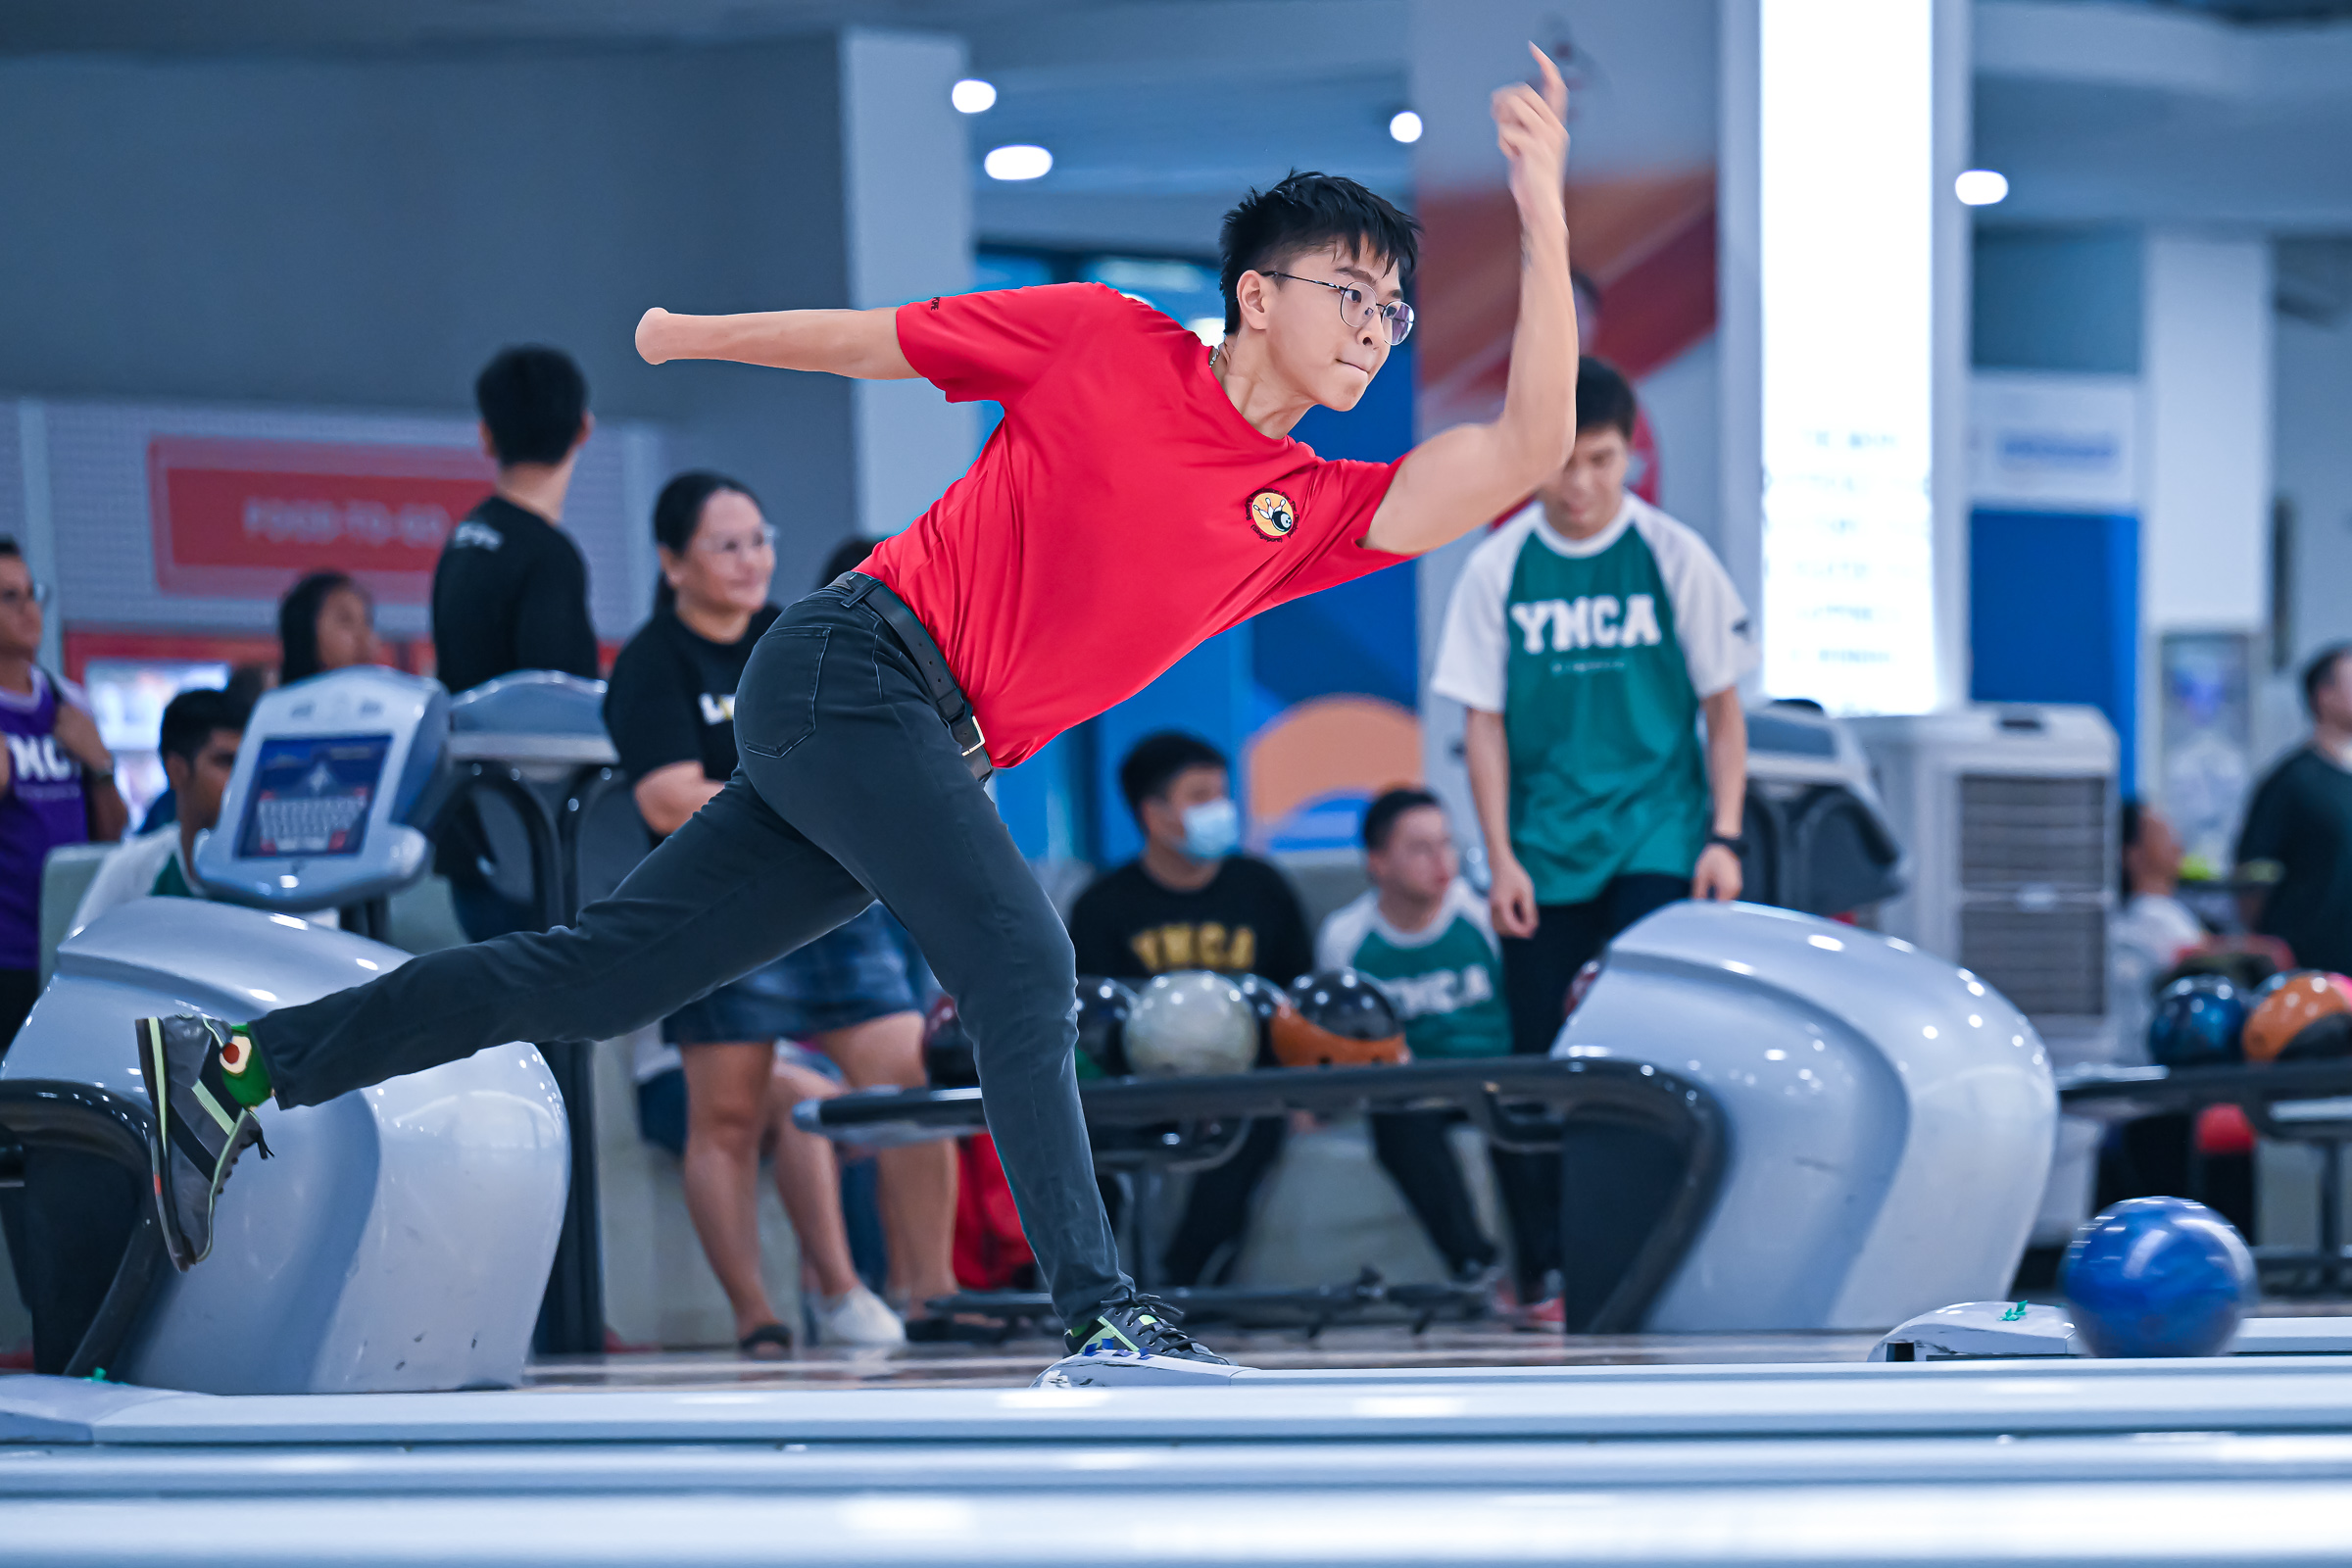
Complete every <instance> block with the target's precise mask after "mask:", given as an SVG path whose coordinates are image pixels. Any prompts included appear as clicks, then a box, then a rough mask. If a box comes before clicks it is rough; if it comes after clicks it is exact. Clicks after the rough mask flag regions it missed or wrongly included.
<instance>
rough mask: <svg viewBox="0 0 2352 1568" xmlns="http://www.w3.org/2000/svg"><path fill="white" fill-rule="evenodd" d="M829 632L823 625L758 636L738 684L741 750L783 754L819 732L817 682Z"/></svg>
mask: <svg viewBox="0 0 2352 1568" xmlns="http://www.w3.org/2000/svg"><path fill="white" fill-rule="evenodd" d="M828 635H830V628H828V627H824V626H778V627H776V628H774V629H773V630H771V631H769V632H768V633H767V634H766V635H765V636H763V637H761V638H760V643H759V646H757V647H756V648H754V649H753V650H752V657H751V661H750V662H748V663H746V664H745V665H744V666H743V680H742V681H741V682H740V683H739V684H738V685H737V686H736V688H735V745H736V747H737V749H738V750H741V751H744V752H749V753H752V754H754V755H755V756H759V757H782V756H783V755H784V754H785V753H786V752H789V751H791V750H792V749H793V748H794V747H796V746H798V745H800V744H801V742H803V741H805V740H807V739H808V738H809V736H811V735H813V734H815V733H816V685H817V677H818V676H819V675H820V674H821V673H822V671H823V669H824V664H825V639H826V637H827V636H828Z"/></svg>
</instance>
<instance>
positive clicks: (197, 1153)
mask: <svg viewBox="0 0 2352 1568" xmlns="http://www.w3.org/2000/svg"><path fill="white" fill-rule="evenodd" d="M135 1027H136V1029H137V1031H138V1037H139V1070H140V1073H141V1075H142V1076H143V1077H145V1079H146V1081H147V1098H148V1100H149V1101H150V1102H151V1103H153V1104H154V1106H155V1119H154V1121H153V1122H152V1123H150V1124H149V1126H148V1129H147V1160H148V1165H149V1167H150V1169H151V1170H152V1172H153V1174H154V1177H155V1208H156V1217H157V1218H158V1219H159V1220H160V1221H162V1224H163V1231H164V1247H165V1250H167V1251H169V1252H170V1253H171V1254H172V1266H173V1267H175V1268H177V1269H179V1270H180V1271H181V1272H182V1273H185V1272H186V1271H187V1270H189V1269H190V1268H193V1267H194V1266H195V1265H197V1264H198V1263H201V1262H203V1261H204V1259H205V1255H206V1254H207V1253H209V1252H210V1251H212V1250H213V1205H214V1203H215V1202H217V1201H219V1200H220V1197H221V1184H222V1183H223V1182H225V1181H227V1180H228V1172H229V1167H230V1166H232V1165H234V1164H235V1163H236V1162H237V1156H238V1155H239V1154H241V1153H243V1152H245V1151H246V1150H247V1149H248V1148H252V1147H256V1146H258V1147H259V1148H260V1149H261V1152H262V1157H263V1158H264V1159H268V1158H269V1157H270V1146H269V1145H268V1144H267V1143H264V1142H263V1141H262V1128H261V1124H260V1123H259V1122H257V1121H255V1120H254V1118H253V1112H252V1111H250V1110H248V1109H247V1108H245V1106H243V1105H241V1104H239V1103H237V1100H236V1097H235V1096H234V1095H231V1094H230V1093H229V1090H228V1084H227V1082H226V1074H225V1072H224V1071H223V1069H222V1068H221V1052H222V1051H223V1050H225V1049H227V1048H228V1047H229V1045H230V1044H231V1039H230V1034H229V1027H228V1025H227V1024H224V1023H222V1022H221V1021H220V1020H219V1019H218V1018H204V1017H199V1016H197V1015H196V1014H194V1013H184V1012H183V1013H180V1014H178V1015H177V1016H175V1017H171V1018H141V1019H139V1020H138V1022H137V1024H136V1025H135Z"/></svg>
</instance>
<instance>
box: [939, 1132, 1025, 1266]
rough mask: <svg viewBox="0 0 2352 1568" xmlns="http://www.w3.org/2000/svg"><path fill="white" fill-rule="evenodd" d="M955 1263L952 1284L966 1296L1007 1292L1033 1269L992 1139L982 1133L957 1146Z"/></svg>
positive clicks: (965, 1139)
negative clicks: (984, 1292) (954, 1276)
mask: <svg viewBox="0 0 2352 1568" xmlns="http://www.w3.org/2000/svg"><path fill="white" fill-rule="evenodd" d="M955 1264H956V1283H957V1284H959V1285H961V1286H962V1287H963V1288H964V1289H965V1290H967V1291H1003V1290H1010V1289H1012V1288H1014V1287H1015V1286H1016V1285H1018V1284H1019V1283H1021V1282H1022V1280H1023V1279H1024V1277H1025V1276H1026V1275H1029V1274H1032V1273H1034V1272H1035V1270H1036V1267H1037V1258H1036V1255H1035V1254H1034V1253H1032V1252H1031V1251H1030V1250H1029V1239H1028V1237H1026V1236H1024V1235H1022V1234H1021V1216H1020V1214H1019V1212H1018V1211H1017V1210H1015V1209H1014V1208H1013V1206H1012V1186H1011V1184H1010V1183H1008V1182H1006V1181H1005V1166H1004V1164H1003V1163H1002V1162H1001V1161H999V1160H998V1158H997V1144H996V1140H995V1139H993V1138H991V1137H990V1136H989V1135H988V1134H986V1133H974V1134H973V1135H972V1136H971V1137H969V1138H960V1139H957V1140H956V1249H955Z"/></svg>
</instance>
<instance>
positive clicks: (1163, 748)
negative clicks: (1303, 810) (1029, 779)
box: [1070, 730, 1315, 1285]
mask: <svg viewBox="0 0 2352 1568" xmlns="http://www.w3.org/2000/svg"><path fill="white" fill-rule="evenodd" d="M1119 792H1120V793H1121V794H1122V795H1124V796H1126V798H1127V809H1128V810H1130V811H1132V812H1134V813H1135V822H1136V826H1137V827H1139V828H1141V829H1142V830H1143V834H1144V853H1143V854H1141V855H1139V856H1137V857H1136V858H1134V859H1132V860H1129V861H1128V862H1127V863H1126V864H1125V865H1122V866H1120V867H1118V868H1117V869H1116V870H1114V871H1108V872H1105V873H1104V874H1103V875H1102V876H1099V877H1097V878H1096V879H1095V881H1094V883H1093V885H1092V886H1090V887H1089V888H1088V889H1087V890H1086V891H1085V892H1084V893H1081V894H1080V895H1079V896H1078V902H1077V903H1076V904H1075V905H1073V906H1072V907H1071V908H1070V943H1071V945H1072V946H1073V947H1075V948H1076V949H1077V952H1078V972H1079V973H1080V974H1103V975H1109V976H1110V977H1111V978H1113V979H1115V980H1124V981H1127V982H1129V983H1130V984H1134V983H1136V982H1140V981H1143V980H1148V979H1150V978H1151V977H1152V976H1153V975H1155V974H1166V973H1169V972H1171V971H1173V970H1177V969H1215V970H1218V971H1220V972H1222V973H1225V974H1236V975H1239V974H1260V975H1264V976H1265V977H1266V978H1268V979H1270V980H1272V981H1274V982H1275V983H1276V984H1278V985H1286V986H1287V985H1289V984H1290V983H1291V982H1292V981H1293V980H1295V979H1297V978H1298V977H1299V976H1300V975H1302V974H1304V973H1306V972H1307V971H1308V970H1309V969H1311V968H1313V967H1314V962H1315V949H1314V942H1313V939H1312V938H1311V937H1309V936H1308V934H1307V929H1306V914H1305V912H1304V911H1303V910H1302V909H1300V908H1299V895H1298V894H1296V893H1294V892H1293V891H1291V884H1290V882H1289V881H1288V880H1287V879H1286V878H1285V877H1284V876H1283V874H1282V873H1281V872H1280V871H1278V870H1276V869H1275V868H1274V867H1273V866H1272V865H1270V864H1268V863H1267V862H1266V861H1264V860H1261V859H1258V858H1256V857H1255V856H1251V855H1243V854H1239V853H1237V851H1239V849H1240V847H1241V838H1242V832H1241V811H1240V809H1239V808H1237V807H1236V806H1235V805H1234V801H1233V793H1232V788H1231V782H1230V773H1229V770H1228V768H1227V765H1226V761H1225V754H1224V753H1222V752H1220V751H1218V750H1217V749H1216V748H1215V747H1214V746H1211V745H1209V744H1208V742H1206V741H1204V740H1202V739H1201V738H1200V737H1199V736H1197V735H1187V734H1183V733H1180V732H1179V731H1176V730H1161V731H1159V732H1158V733H1156V734H1152V735H1147V736H1145V737H1144V738H1143V739H1142V740H1140V741H1138V742H1136V743H1135V747H1134V749H1133V750H1132V751H1130V752H1128V754H1127V757H1126V760H1123V761H1121V762H1120V763H1119ZM1284 1129H1285V1124H1284V1122H1283V1121H1282V1119H1281V1118H1279V1117H1268V1118H1265V1119H1263V1120H1261V1121H1258V1122H1256V1123H1255V1124H1254V1125H1252V1126H1251V1127H1250V1138H1249V1141H1248V1142H1247V1143H1245V1144H1244V1145H1243V1146H1242V1148H1241V1150H1240V1151H1239V1152H1236V1153H1235V1154H1234V1156H1233V1157H1232V1158H1231V1159H1229V1160H1227V1161H1225V1163H1223V1164H1222V1165H1218V1166H1214V1167H1212V1168H1211V1169H1208V1170H1204V1171H1202V1172H1201V1174H1200V1175H1199V1176H1197V1177H1195V1178H1194V1179H1193V1191H1192V1197H1191V1199H1190V1200H1189V1201H1187V1203H1186V1205H1185V1211H1184V1220H1183V1223H1182V1224H1180V1225H1178V1226H1177V1228H1176V1235H1175V1237H1174V1238H1173V1239H1172V1240H1171V1241H1170V1242H1169V1243H1168V1250H1167V1252H1166V1254H1165V1256H1164V1258H1163V1264H1164V1267H1165V1269H1166V1275H1165V1277H1166V1279H1167V1282H1168V1283H1169V1284H1170V1285H1194V1284H1198V1283H1200V1281H1201V1275H1202V1272H1203V1270H1205V1269H1206V1268H1207V1267H1208V1265H1209V1263H1210V1262H1211V1261H1212V1260H1215V1261H1216V1262H1217V1263H1218V1264H1219V1268H1218V1277H1219V1278H1222V1277H1223V1276H1224V1275H1225V1274H1226V1273H1228V1272H1230V1271H1231V1269H1232V1267H1233V1260H1234V1258H1235V1257H1236V1256H1237V1255H1238V1254H1239V1253H1240V1251H1241V1237H1242V1230H1243V1227H1244V1226H1245V1225H1247V1224H1248V1223H1249V1219H1250V1195H1251V1194H1253V1193H1255V1192H1256V1191H1257V1184H1258V1183H1259V1181H1261V1180H1262V1179H1263V1178H1264V1177H1265V1174H1266V1172H1267V1171H1268V1170H1269V1169H1271V1168H1272V1167H1273V1164H1274V1161H1275V1160H1276V1159H1277V1158H1279V1157H1280V1156H1281V1154H1282V1144H1283V1134H1284ZM1220 1254H1222V1255H1220Z"/></svg>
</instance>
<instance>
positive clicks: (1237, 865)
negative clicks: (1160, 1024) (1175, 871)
mask: <svg viewBox="0 0 2352 1568" xmlns="http://www.w3.org/2000/svg"><path fill="white" fill-rule="evenodd" d="M1070 942H1071V945H1072V946H1073V947H1075V948H1076V949H1077V950H1078V972H1079V973H1080V974H1101V975H1108V976H1110V977H1111V978H1112V979H1115V980H1142V979H1148V978H1150V977H1151V976H1152V975H1155V974H1166V973H1169V972H1170V971H1172V970H1177V969H1216V970H1220V971H1222V972H1224V973H1227V974H1257V975H1263V976H1265V977H1266V978H1267V979H1269V980H1272V981H1274V982H1275V983H1276V984H1278V985H1286V986H1287V985H1289V984H1290V983H1291V982H1292V981H1293V980H1296V979H1298V978H1299V976H1300V975H1302V974H1305V973H1306V972H1307V971H1308V970H1310V969H1312V968H1313V967H1314V966H1315V950H1314V944H1313V943H1312V941H1311V940H1310V939H1309V938H1308V936H1307V932H1306V915H1305V913H1304V911H1302V910H1301V909H1300V908H1299V895H1298V894H1296V893H1294V892H1292V891H1291V885H1290V883H1289V882H1288V881H1286V880H1285V879H1284V877H1283V874H1282V873H1281V872H1280V871H1278V870H1276V869H1275V868H1274V867H1273V866H1271V865H1269V864H1267V863H1266V862H1265V861H1263V860H1260V859H1256V858H1252V857H1250V856H1247V855H1233V856H1228V857H1226V858H1225V861H1224V863H1223V864H1221V865H1219V866H1218V867H1217V874H1216V875H1215V876H1214V877H1213V878H1211V879H1210V881H1209V883H1208V885H1207V886H1206V887H1204V888H1201V890H1200V891H1199V892H1197V893H1182V892H1178V891H1176V890H1175V889H1173V888H1168V887H1163V886H1162V885H1161V884H1159V883H1158V882H1156V881H1154V880H1152V874H1151V873H1150V872H1148V871H1146V870H1145V869H1144V867H1143V862H1142V861H1140V860H1130V861H1128V862H1127V863H1126V864H1125V865H1122V866H1120V867H1119V868H1118V869H1117V870H1115V871H1109V872H1105V873H1104V874H1103V875H1102V876H1100V877H1098V878H1096V879H1095V881H1094V883H1093V884H1092V885H1091V886H1090V887H1088V888H1087V890H1086V891H1085V892H1084V893H1082V894H1080V895H1079V896H1078V902H1077V904H1076V905H1074V906H1073V907H1071V909H1070Z"/></svg>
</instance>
